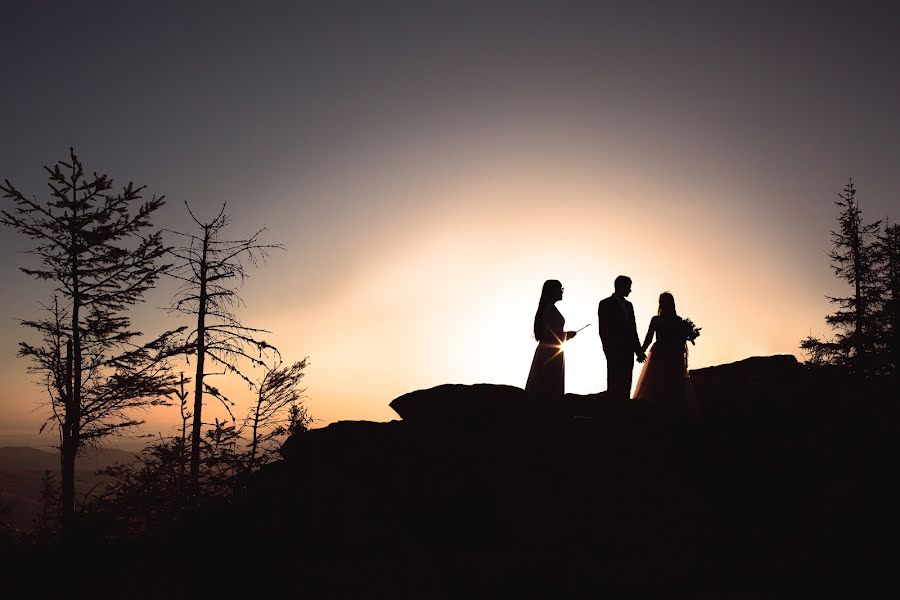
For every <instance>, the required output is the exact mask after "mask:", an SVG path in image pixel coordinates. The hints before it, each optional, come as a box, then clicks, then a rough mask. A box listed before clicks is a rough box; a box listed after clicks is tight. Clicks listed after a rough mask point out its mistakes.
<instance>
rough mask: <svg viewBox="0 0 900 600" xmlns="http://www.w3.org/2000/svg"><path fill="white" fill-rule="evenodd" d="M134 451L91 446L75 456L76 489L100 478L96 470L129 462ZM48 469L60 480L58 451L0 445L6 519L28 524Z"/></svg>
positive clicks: (0, 482) (0, 493) (1, 491)
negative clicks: (9, 512)
mask: <svg viewBox="0 0 900 600" xmlns="http://www.w3.org/2000/svg"><path fill="white" fill-rule="evenodd" d="M136 458H137V455H136V454H135V453H133V452H127V451H125V450H119V449H117V448H92V449H88V450H86V451H84V453H83V454H82V455H81V456H79V457H78V462H77V463H76V469H77V473H78V489H79V490H82V489H87V488H89V487H90V486H93V485H94V484H95V483H97V482H98V481H100V480H101V478H99V477H97V476H96V475H95V472H96V471H97V470H99V469H103V468H105V467H107V466H110V465H113V464H115V463H117V462H118V463H130V462H133V461H134V460H135V459H136ZM48 470H49V471H51V472H52V473H53V474H54V475H55V476H56V481H57V482H59V454H57V453H56V452H51V451H47V450H38V449H37V448H31V447H30V446H6V447H3V448H0V505H7V504H8V505H11V507H12V512H11V515H10V517H9V519H10V520H11V521H12V522H13V523H14V524H16V525H17V526H18V527H27V526H28V525H29V524H30V523H31V520H32V519H33V518H34V515H35V514H36V513H37V511H38V509H39V505H40V490H41V478H42V477H43V474H44V471H48Z"/></svg>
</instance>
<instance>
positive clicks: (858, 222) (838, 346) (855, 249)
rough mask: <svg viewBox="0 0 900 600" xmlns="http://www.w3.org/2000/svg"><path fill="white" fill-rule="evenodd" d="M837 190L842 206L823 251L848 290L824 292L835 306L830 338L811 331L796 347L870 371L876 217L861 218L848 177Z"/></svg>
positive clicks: (874, 340) (850, 367)
mask: <svg viewBox="0 0 900 600" xmlns="http://www.w3.org/2000/svg"><path fill="white" fill-rule="evenodd" d="M838 196H839V198H840V199H839V200H838V201H836V202H835V204H836V205H837V206H839V207H841V212H840V214H839V215H838V227H837V229H836V230H833V231H832V232H831V238H832V248H831V250H830V251H829V252H828V257H829V258H830V259H831V268H832V270H833V271H834V274H835V275H836V276H837V277H838V279H841V280H843V281H845V282H846V283H847V284H849V285H850V287H851V288H852V290H853V291H852V294H850V295H849V296H843V297H832V296H829V297H828V300H829V302H831V303H832V304H835V305H836V306H837V310H836V311H835V312H834V313H832V314H830V315H827V316H826V317H825V320H826V322H827V323H828V324H829V325H830V326H831V328H832V329H834V330H835V337H834V339H833V340H832V341H822V340H819V339H817V338H814V337H812V336H810V337H809V338H807V339H806V340H804V341H803V342H802V343H801V348H803V349H804V350H805V351H807V353H809V354H810V356H811V357H813V358H814V359H815V358H817V357H818V359H819V360H820V361H822V360H824V361H827V362H829V363H831V364H835V365H838V366H841V367H844V368H847V369H848V370H850V371H851V372H852V373H854V374H857V375H866V374H869V373H871V372H872V371H873V363H874V359H875V355H874V351H875V348H876V345H877V326H876V322H875V315H876V309H877V305H878V300H877V296H878V289H877V285H876V278H875V276H876V268H875V267H876V262H875V252H874V248H873V237H874V236H875V234H876V233H877V231H878V229H879V227H880V225H881V221H877V222H875V223H870V224H868V225H867V224H864V223H863V221H862V210H861V209H860V207H859V201H858V200H857V199H856V188H855V187H854V186H853V181H852V180H851V181H850V183H848V184H847V185H846V186H844V189H843V191H842V193H840V194H838Z"/></svg>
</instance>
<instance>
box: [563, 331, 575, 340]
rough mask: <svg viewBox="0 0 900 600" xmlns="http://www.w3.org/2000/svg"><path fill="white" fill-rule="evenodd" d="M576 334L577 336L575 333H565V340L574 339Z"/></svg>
mask: <svg viewBox="0 0 900 600" xmlns="http://www.w3.org/2000/svg"><path fill="white" fill-rule="evenodd" d="M577 334H578V332H577V331H567V332H566V339H567V340H571V339H572V338H573V337H575V336H576V335H577Z"/></svg>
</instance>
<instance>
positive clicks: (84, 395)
mask: <svg viewBox="0 0 900 600" xmlns="http://www.w3.org/2000/svg"><path fill="white" fill-rule="evenodd" d="M45 170H46V171H47V173H48V178H49V182H48V183H49V187H50V197H49V198H48V199H47V200H45V201H39V200H37V199H34V200H32V199H29V198H27V197H26V196H25V195H24V194H22V193H21V192H20V191H19V190H18V189H16V187H15V186H13V184H11V183H10V182H9V180H6V181H5V182H4V184H3V185H0V190H2V191H3V194H4V196H5V198H6V199H8V200H9V201H11V202H12V204H13V208H11V209H9V210H2V211H0V215H2V217H0V222H2V223H4V224H6V225H8V226H10V227H13V228H14V229H16V230H17V231H18V232H19V233H21V234H22V235H24V236H26V237H28V238H31V239H32V240H34V241H35V246H34V247H33V248H32V249H31V250H29V254H31V255H33V256H34V257H36V259H37V260H36V264H35V265H30V266H28V267H23V268H22V269H21V270H22V271H23V272H24V273H26V274H27V275H30V276H31V277H34V278H35V279H38V280H42V281H46V282H49V283H50V284H51V285H52V286H53V287H54V288H55V292H54V296H53V298H52V301H51V302H50V303H49V304H47V305H46V316H45V317H43V318H40V319H37V320H32V321H24V323H23V324H24V325H25V326H26V327H29V328H31V329H34V330H36V331H37V332H38V333H39V334H40V335H41V338H42V340H41V343H39V344H31V343H27V342H21V343H20V345H19V355H20V356H23V357H28V358H30V359H32V367H31V370H32V371H33V372H35V373H37V374H39V375H41V376H42V379H43V381H42V385H44V386H45V387H46V389H47V391H48V394H49V405H50V409H51V413H52V414H51V416H50V417H49V418H48V419H47V422H45V426H46V425H47V424H50V425H52V426H56V427H58V429H59V434H60V446H59V448H60V463H61V493H60V499H61V500H60V501H61V507H62V516H63V526H64V529H65V528H68V527H69V525H70V523H71V521H72V518H73V517H74V511H75V460H76V457H77V455H78V453H79V451H80V450H81V449H82V448H83V447H84V446H85V445H87V444H93V443H96V442H98V441H99V440H100V439H101V438H104V437H106V436H110V435H120V434H125V433H127V432H128V430H129V429H130V428H133V427H135V426H136V425H139V424H141V423H142V421H139V420H137V419H136V418H135V417H134V411H135V410H136V409H143V408H146V407H148V406H151V405H155V404H160V403H164V402H165V396H167V395H168V394H170V393H171V392H172V391H173V388H172V384H173V378H172V376H171V374H170V373H169V369H168V363H167V359H168V357H169V356H170V354H171V351H172V341H173V338H174V336H175V334H176V333H177V332H174V331H170V332H166V333H164V334H162V335H160V336H159V337H156V338H155V339H152V340H150V341H149V342H141V341H139V340H140V338H141V337H142V334H141V333H140V332H138V331H135V330H134V329H133V328H132V325H131V320H130V319H129V317H128V314H127V310H128V309H129V308H130V307H131V306H133V305H135V304H137V303H138V302H140V301H141V299H142V297H143V295H144V293H145V292H146V291H147V290H149V289H150V288H152V287H153V286H154V284H155V283H156V280H157V278H158V277H159V275H160V274H161V273H162V272H163V271H164V270H165V269H166V268H167V265H165V264H163V262H162V258H163V256H164V254H165V252H166V248H165V247H164V246H163V243H162V238H161V232H160V231H150V232H148V230H150V229H152V224H151V217H152V216H153V213H155V212H156V211H157V210H158V209H159V208H160V207H161V206H162V205H163V198H162V197H156V196H154V197H153V198H152V199H150V200H144V199H143V192H144V187H143V186H140V187H137V186H135V185H134V184H132V183H129V184H127V185H126V186H125V187H124V189H123V190H122V191H120V192H118V193H114V192H112V188H113V181H112V179H110V178H109V177H108V176H107V175H98V174H97V173H93V174H91V175H87V174H86V173H85V170H84V167H83V165H82V163H81V161H80V160H79V159H78V157H77V156H76V155H75V152H74V150H70V152H69V161H68V162H65V161H61V162H59V163H57V164H56V165H55V166H54V167H53V168H49V167H45ZM133 210H134V212H132V211H133ZM42 429H43V428H42Z"/></svg>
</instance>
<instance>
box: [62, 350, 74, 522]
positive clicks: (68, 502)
mask: <svg viewBox="0 0 900 600" xmlns="http://www.w3.org/2000/svg"><path fill="white" fill-rule="evenodd" d="M72 363H73V356H72V340H69V341H68V342H66V398H65V403H66V413H65V416H64V419H63V427H62V432H61V435H60V449H59V460H60V464H59V467H60V469H59V472H60V496H59V501H60V509H61V510H60V512H61V513H62V519H63V533H64V534H68V533H69V532H71V531H72V521H73V520H74V517H75V456H76V455H77V454H78V446H77V444H76V443H75V436H74V435H73V432H74V431H75V425H74V423H73V417H74V415H75V412H76V411H75V410H74V408H73V406H72V404H73V403H72V399H73V389H72V383H73V382H72Z"/></svg>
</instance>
